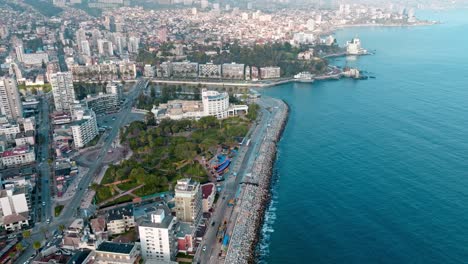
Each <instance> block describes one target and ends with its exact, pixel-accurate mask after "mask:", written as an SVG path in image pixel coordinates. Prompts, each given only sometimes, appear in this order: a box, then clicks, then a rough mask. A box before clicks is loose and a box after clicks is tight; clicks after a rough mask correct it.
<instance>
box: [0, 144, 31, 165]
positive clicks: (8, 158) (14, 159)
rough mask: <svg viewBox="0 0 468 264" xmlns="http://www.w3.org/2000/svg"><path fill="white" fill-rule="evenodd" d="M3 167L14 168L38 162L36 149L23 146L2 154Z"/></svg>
mask: <svg viewBox="0 0 468 264" xmlns="http://www.w3.org/2000/svg"><path fill="white" fill-rule="evenodd" d="M1 157H2V163H3V166H6V167H13V166H20V165H25V164H29V163H33V162H34V161H35V160H36V155H35V153H34V147H31V146H21V147H16V148H13V149H9V150H6V151H4V152H3V153H2V154H1Z"/></svg>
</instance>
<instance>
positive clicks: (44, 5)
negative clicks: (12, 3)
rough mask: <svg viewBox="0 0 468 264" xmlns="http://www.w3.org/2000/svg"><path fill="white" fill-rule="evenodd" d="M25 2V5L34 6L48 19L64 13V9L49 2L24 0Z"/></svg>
mask: <svg viewBox="0 0 468 264" xmlns="http://www.w3.org/2000/svg"><path fill="white" fill-rule="evenodd" d="M23 1H24V3H26V4H28V5H30V6H32V7H33V8H34V9H35V10H37V11H38V12H39V13H41V14H43V15H44V16H47V17H52V16H57V15H59V14H60V13H61V12H62V11H63V9H62V8H60V7H57V6H54V5H53V4H52V3H51V2H49V1H44V0H23Z"/></svg>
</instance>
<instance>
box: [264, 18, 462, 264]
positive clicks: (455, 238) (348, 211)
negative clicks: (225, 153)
mask: <svg viewBox="0 0 468 264" xmlns="http://www.w3.org/2000/svg"><path fill="white" fill-rule="evenodd" d="M418 15H419V16H420V17H423V18H429V19H433V20H440V21H442V22H443V23H442V24H440V25H434V26H423V27H407V28H405V27H395V28H352V29H346V30H341V31H338V32H337V33H336V37H337V39H338V41H339V42H340V43H344V42H345V41H346V40H350V39H351V38H353V37H354V36H358V37H359V38H360V39H361V41H362V43H363V46H364V48H367V49H369V50H375V51H376V54H375V55H373V56H365V57H359V58H340V59H336V60H334V61H332V64H335V65H339V66H345V65H348V66H356V67H359V68H360V69H362V70H365V71H367V72H369V74H370V75H372V76H375V77H376V78H375V79H369V80H364V81H354V80H340V81H323V82H315V83H313V84H288V85H282V86H278V87H274V88H268V89H264V90H262V91H261V92H262V93H263V94H265V95H269V96H273V97H277V98H282V99H284V100H285V101H286V102H287V103H288V104H289V105H290V107H291V112H290V117H289V123H288V124H287V127H286V129H285V131H284V134H283V138H282V140H281V142H280V144H279V155H278V160H277V163H276V167H275V183H274V184H273V190H272V191H273V201H272V204H271V205H270V208H269V210H268V212H267V214H266V221H265V226H264V227H263V230H262V240H261V244H260V245H259V248H260V249H259V252H260V260H261V262H262V263H424V264H427V263H443V264H450V263H468V10H466V9H465V10H452V11H443V12H432V11H425V12H422V11H421V12H419V13H418Z"/></svg>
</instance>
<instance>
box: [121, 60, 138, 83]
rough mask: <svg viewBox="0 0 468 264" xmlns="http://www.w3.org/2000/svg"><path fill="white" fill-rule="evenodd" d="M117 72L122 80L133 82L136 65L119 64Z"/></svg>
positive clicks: (130, 63)
mask: <svg viewBox="0 0 468 264" xmlns="http://www.w3.org/2000/svg"><path fill="white" fill-rule="evenodd" d="M119 72H120V76H121V78H122V79H124V80H133V79H135V78H136V65H135V63H133V62H120V63H119Z"/></svg>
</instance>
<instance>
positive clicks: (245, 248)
mask: <svg viewBox="0 0 468 264" xmlns="http://www.w3.org/2000/svg"><path fill="white" fill-rule="evenodd" d="M275 100H276V102H277V105H276V106H277V107H278V111H277V112H276V113H275V115H274V116H273V118H272V120H273V122H271V123H270V126H269V128H268V130H267V133H266V135H265V137H264V140H263V141H262V142H261V145H260V149H259V152H258V156H257V159H256V161H255V164H254V166H253V168H252V176H251V177H249V178H248V179H245V180H244V184H243V190H242V195H241V196H240V197H239V204H238V207H239V208H238V210H239V217H238V218H237V221H236V224H235V227H234V230H233V232H232V235H231V241H230V245H229V250H228V252H227V255H226V259H225V263H239V264H240V263H254V262H255V260H256V258H257V256H256V246H257V243H258V241H259V237H260V230H261V228H262V225H263V219H264V217H265V211H266V208H267V206H268V204H269V202H270V198H271V193H270V192H271V177H272V173H273V166H274V163H275V161H276V152H277V143H278V141H279V140H280V139H281V135H282V133H283V130H284V128H285V126H286V123H287V120H288V116H289V106H288V105H287V104H286V103H285V102H284V101H282V100H278V99H275Z"/></svg>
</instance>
